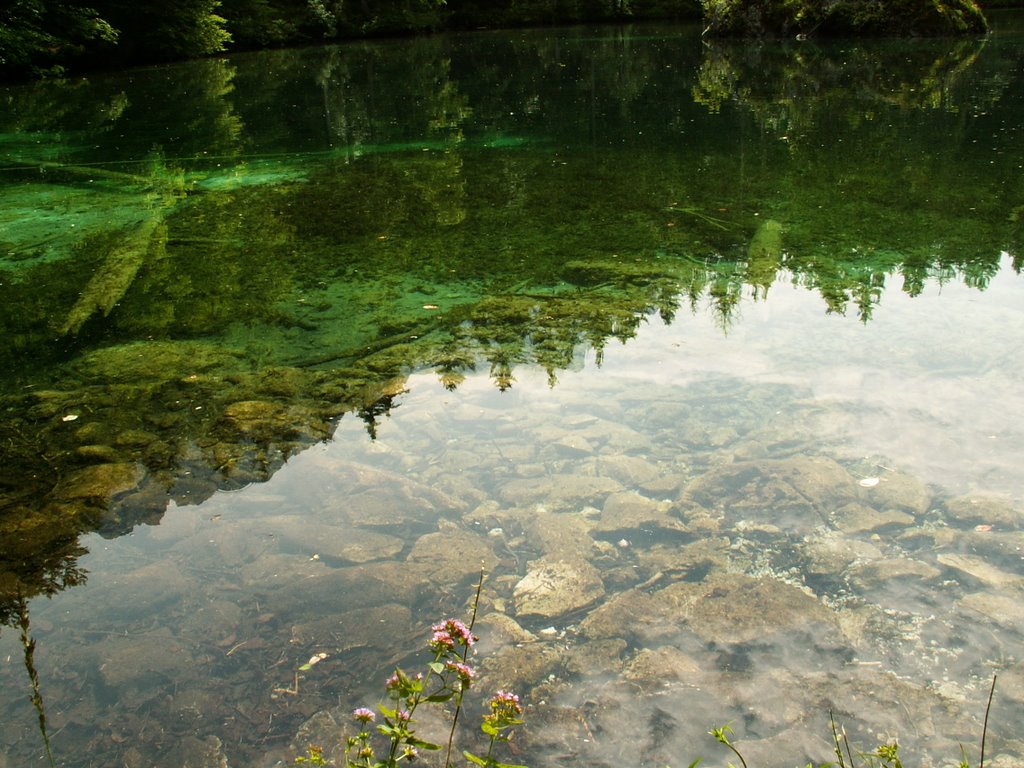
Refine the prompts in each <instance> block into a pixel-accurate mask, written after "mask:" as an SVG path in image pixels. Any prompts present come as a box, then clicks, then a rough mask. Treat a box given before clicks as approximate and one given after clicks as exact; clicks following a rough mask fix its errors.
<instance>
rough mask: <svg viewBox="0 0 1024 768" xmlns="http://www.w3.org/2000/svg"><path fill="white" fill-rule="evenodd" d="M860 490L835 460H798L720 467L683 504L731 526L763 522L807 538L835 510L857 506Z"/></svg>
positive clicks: (701, 479)
mask: <svg viewBox="0 0 1024 768" xmlns="http://www.w3.org/2000/svg"><path fill="white" fill-rule="evenodd" d="M856 488H857V486H856V482H855V481H854V479H853V477H851V475H850V473H849V472H847V471H846V470H845V469H843V467H841V466H840V465H839V464H838V463H836V462H835V461H834V460H832V459H829V458H826V457H824V456H798V457H795V458H792V459H779V460H760V461H743V462H736V463H734V464H726V465H724V466H721V467H718V468H716V469H713V470H711V471H710V472H708V473H706V474H705V475H702V476H701V477H698V478H697V479H696V480H694V481H693V482H692V483H690V485H689V486H687V488H686V490H685V491H684V493H683V497H682V499H681V501H682V503H684V504H686V503H687V502H691V501H692V502H696V503H697V504H700V505H702V506H704V507H706V508H708V509H709V510H715V511H719V512H721V513H723V514H724V515H725V518H726V520H727V521H728V522H729V523H730V524H735V523H736V522H739V521H763V522H768V523H772V524H774V525H777V526H779V527H780V528H782V529H784V530H789V531H797V532H802V533H807V532H810V531H811V530H812V529H813V528H815V527H816V526H819V525H822V524H823V523H828V522H829V515H830V513H831V511H832V510H833V509H835V508H836V507H838V506H842V505H843V504H847V503H850V502H852V501H855V500H856V499H857V492H856Z"/></svg>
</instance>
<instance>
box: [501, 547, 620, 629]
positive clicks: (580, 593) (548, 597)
mask: <svg viewBox="0 0 1024 768" xmlns="http://www.w3.org/2000/svg"><path fill="white" fill-rule="evenodd" d="M603 596H604V584H603V583H602V582H601V576H600V574H599V573H598V572H597V569H596V568H594V566H592V565H590V563H588V562H586V561H585V560H561V559H555V558H546V557H545V558H541V559H540V560H535V561H534V562H532V563H530V567H529V569H528V571H527V573H526V576H524V577H523V578H522V579H521V580H520V581H519V583H518V584H516V586H515V590H514V592H513V599H514V601H515V607H516V614H517V615H519V616H528V617H541V618H544V619H552V618H556V617H559V616H564V615H565V614H569V613H572V612H574V611H578V610H580V609H582V608H586V607H587V606H589V605H592V604H593V603H595V602H597V601H598V600H599V599H601V598H602V597H603Z"/></svg>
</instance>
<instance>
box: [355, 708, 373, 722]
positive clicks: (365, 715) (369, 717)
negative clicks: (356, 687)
mask: <svg viewBox="0 0 1024 768" xmlns="http://www.w3.org/2000/svg"><path fill="white" fill-rule="evenodd" d="M352 716H353V717H354V718H355V719H356V720H358V721H359V722H360V723H364V724H365V723H372V722H373V721H374V720H375V719H376V717H377V716H376V715H375V714H373V712H372V711H370V710H369V709H367V708H366V707H359V709H357V710H355V711H354V712H353V713H352Z"/></svg>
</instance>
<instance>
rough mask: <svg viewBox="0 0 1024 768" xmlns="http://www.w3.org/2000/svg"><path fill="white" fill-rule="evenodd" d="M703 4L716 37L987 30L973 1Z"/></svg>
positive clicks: (716, 0) (708, 0)
mask: <svg viewBox="0 0 1024 768" xmlns="http://www.w3.org/2000/svg"><path fill="white" fill-rule="evenodd" d="M702 5H703V7H704V23H705V25H706V29H705V33H706V34H708V35H713V36H716V37H747V38H766V37H767V38H793V37H804V36H819V37H824V36H843V35H873V36H899V37H912V36H922V37H941V36H946V35H970V34H982V33H984V32H985V31H986V30H987V29H988V22H987V21H986V20H985V15H984V14H983V13H982V11H981V8H979V7H978V4H977V3H976V2H975V1H974V0H887V1H886V2H880V0H828V1H827V2H824V3H822V2H814V1H813V0H702Z"/></svg>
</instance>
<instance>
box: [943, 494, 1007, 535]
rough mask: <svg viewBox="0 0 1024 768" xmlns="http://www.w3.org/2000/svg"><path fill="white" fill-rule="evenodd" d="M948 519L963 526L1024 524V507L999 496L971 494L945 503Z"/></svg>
mask: <svg viewBox="0 0 1024 768" xmlns="http://www.w3.org/2000/svg"><path fill="white" fill-rule="evenodd" d="M945 512H946V514H945V517H946V520H947V521H948V522H949V523H950V524H952V525H957V526H962V527H970V526H976V525H991V526H992V527H994V528H999V529H1003V528H1011V529H1012V528H1020V527H1022V526H1024V508H1020V507H1017V506H1015V505H1014V504H1013V503H1012V502H1011V501H1010V500H1009V499H1004V498H1001V497H998V496H985V495H980V494H970V495H967V496H958V497H957V498H955V499H950V500H949V501H947V502H946V505H945Z"/></svg>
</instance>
